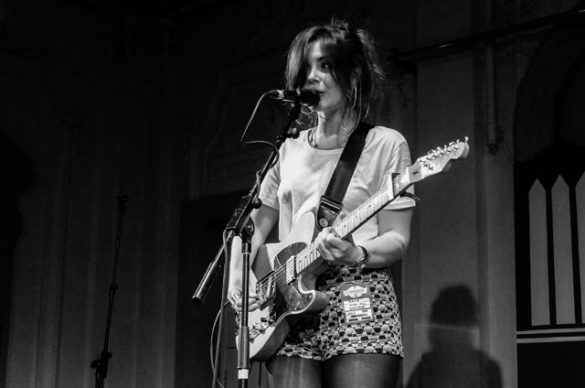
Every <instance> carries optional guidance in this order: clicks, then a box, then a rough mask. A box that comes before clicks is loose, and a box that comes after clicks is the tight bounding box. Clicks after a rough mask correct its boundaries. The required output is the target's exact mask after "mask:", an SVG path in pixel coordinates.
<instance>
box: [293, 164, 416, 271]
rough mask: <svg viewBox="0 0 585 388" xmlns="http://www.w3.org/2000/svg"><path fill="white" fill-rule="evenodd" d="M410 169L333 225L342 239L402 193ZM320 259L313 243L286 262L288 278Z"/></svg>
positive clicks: (408, 184) (393, 178)
mask: <svg viewBox="0 0 585 388" xmlns="http://www.w3.org/2000/svg"><path fill="white" fill-rule="evenodd" d="M408 171H409V170H407V171H405V172H404V173H403V174H398V175H396V176H395V177H392V178H391V179H388V183H387V184H388V187H387V188H383V189H381V190H379V191H378V192H377V193H375V194H374V195H373V196H371V197H370V198H368V200H367V201H365V202H364V203H362V204H361V205H360V206H358V207H357V208H355V209H354V210H353V211H352V212H351V213H349V214H348V215H347V216H346V217H345V218H344V219H343V220H339V221H338V222H336V223H335V224H334V225H333V230H334V231H335V233H337V235H338V236H340V237H341V238H342V239H345V238H347V237H348V236H349V235H350V234H352V233H353V232H354V231H356V230H357V229H358V228H359V227H360V226H361V225H362V224H363V223H364V222H366V221H367V220H369V219H370V218H371V217H373V216H374V215H375V214H376V213H378V212H379V211H380V210H382V209H383V208H384V207H385V206H386V205H387V204H389V203H390V202H392V201H393V200H394V199H395V198H396V197H397V196H399V195H400V194H402V193H403V192H404V191H405V190H406V188H407V187H408V186H410V183H408V177H407V176H405V175H406V174H407V173H408ZM318 259H319V253H318V252H317V249H316V247H315V246H314V245H313V244H312V243H311V244H309V245H308V246H307V247H306V248H305V249H304V250H302V251H301V252H299V253H298V254H297V255H296V256H293V257H291V258H290V259H289V260H287V263H286V268H287V270H286V272H287V279H292V278H294V277H296V274H299V273H301V272H302V271H304V270H305V269H306V268H307V267H309V266H310V265H311V264H313V263H314V262H315V261H316V260H318Z"/></svg>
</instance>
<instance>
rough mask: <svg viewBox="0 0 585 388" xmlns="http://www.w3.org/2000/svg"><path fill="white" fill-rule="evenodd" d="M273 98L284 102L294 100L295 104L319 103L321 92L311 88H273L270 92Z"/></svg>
mask: <svg viewBox="0 0 585 388" xmlns="http://www.w3.org/2000/svg"><path fill="white" fill-rule="evenodd" d="M268 95H269V96H270V97H271V98H274V99H275V100H280V101H284V102H292V103H295V104H302V105H308V106H311V105H317V104H318V103H319V100H320V99H321V98H320V97H319V93H317V92H316V91H314V90H309V89H302V90H280V89H275V90H271V91H270V92H269V94H268Z"/></svg>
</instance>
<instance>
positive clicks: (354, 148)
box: [317, 122, 372, 230]
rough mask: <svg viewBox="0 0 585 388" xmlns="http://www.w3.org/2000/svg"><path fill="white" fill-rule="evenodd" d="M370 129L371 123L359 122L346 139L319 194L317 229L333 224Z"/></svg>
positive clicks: (341, 206)
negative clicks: (329, 176) (327, 184)
mask: <svg viewBox="0 0 585 388" xmlns="http://www.w3.org/2000/svg"><path fill="white" fill-rule="evenodd" d="M370 129H372V126H371V125H369V124H366V123H363V122H360V123H359V124H358V126H357V128H356V129H355V131H353V133H352V134H351V135H350V136H349V139H347V144H346V145H345V148H344V149H343V152H342V153H341V157H340V158H339V161H338V162H337V166H336V167H335V171H333V175H332V176H331V180H330V181H329V186H327V190H325V194H323V195H322V196H321V202H320V203H319V209H318V210H317V228H318V230H321V229H323V228H325V227H328V226H331V225H333V221H334V220H335V218H337V216H338V215H339V213H340V212H341V209H342V208H343V198H344V197H345V192H346V191H347V186H349V182H350V181H351V177H352V176H353V172H354V170H355V166H356V165H357V163H358V160H359V159H360V155H361V154H362V151H363V149H364V145H365V144H366V136H367V135H368V132H369V131H370Z"/></svg>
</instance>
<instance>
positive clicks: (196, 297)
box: [191, 101, 301, 388]
mask: <svg viewBox="0 0 585 388" xmlns="http://www.w3.org/2000/svg"><path fill="white" fill-rule="evenodd" d="M300 111H301V105H300V102H298V101H295V103H294V106H293V107H292V108H291V110H290V111H289V114H288V118H287V122H286V125H284V126H283V128H282V130H281V132H280V134H279V135H278V136H277V138H276V142H275V144H276V147H275V149H273V150H272V152H271V153H270V155H269V157H268V160H267V161H266V163H265V164H264V167H263V168H262V170H260V171H259V172H258V173H257V178H256V182H255V184H254V186H253V187H252V188H251V190H250V192H249V193H248V195H245V196H243V197H242V198H241V199H240V202H239V204H238V206H237V207H236V209H235V210H234V212H233V214H232V217H231V218H230V221H229V222H228V224H227V226H226V228H225V231H226V232H227V233H228V238H227V239H226V240H227V241H228V244H230V242H231V240H232V239H233V237H235V236H239V237H240V238H241V240H242V294H243V295H242V301H243V303H242V311H241V312H240V313H239V314H238V326H239V329H238V333H239V346H238V357H237V360H238V364H237V369H238V386H239V387H241V388H246V387H247V386H248V376H249V370H250V349H249V329H248V311H249V310H248V296H249V273H250V251H251V242H250V241H251V238H252V235H253V234H254V224H253V222H252V220H251V219H250V213H251V211H252V209H254V208H259V207H260V206H261V201H260V199H259V198H258V193H259V192H260V185H261V184H262V181H263V180H264V177H265V176H266V174H267V173H268V170H270V168H271V167H272V166H273V165H274V162H275V160H276V159H277V157H278V150H279V149H280V146H281V145H282V143H283V142H284V141H285V140H286V139H287V138H289V137H292V138H296V137H298V136H299V131H298V129H296V128H291V125H292V123H293V122H294V121H295V120H296V119H297V118H298V116H299V114H300ZM229 260H230V257H229V254H228V252H227V251H226V246H225V244H224V245H222V247H221V248H220V249H219V251H218V252H217V254H216V255H215V258H214V259H213V261H212V262H211V263H210V264H209V266H208V267H207V270H206V272H205V274H204V275H203V278H202V279H201V281H200V283H199V285H198V287H197V289H196V291H195V293H194V294H193V296H192V298H191V299H192V300H193V301H194V302H196V303H201V302H203V301H204V300H205V297H206V295H207V292H208V291H209V287H210V285H211V284H212V282H213V280H214V279H215V277H216V276H217V273H218V270H219V268H220V267H221V265H222V264H225V265H224V274H223V287H222V296H221V303H220V306H221V307H220V318H219V325H218V335H217V339H216V352H215V361H214V365H215V370H214V374H213V388H215V387H216V384H217V382H218V372H219V368H218V362H219V349H220V345H221V337H222V329H223V305H224V302H225V300H226V299H227V298H226V295H227V287H228V284H227V283H228V278H229Z"/></svg>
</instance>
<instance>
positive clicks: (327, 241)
mask: <svg viewBox="0 0 585 388" xmlns="http://www.w3.org/2000/svg"><path fill="white" fill-rule="evenodd" d="M315 246H316V247H317V250H318V251H319V254H320V255H321V257H322V258H323V259H324V260H325V261H326V262H328V263H329V264H331V265H348V266H353V265H355V264H356V263H357V261H358V260H359V259H360V257H361V256H362V251H361V249H360V248H358V247H356V246H355V245H354V243H353V241H352V240H349V241H348V240H343V239H341V238H340V236H339V235H337V233H335V230H334V229H333V228H331V227H328V228H324V229H323V230H322V231H321V232H320V233H319V235H318V236H317V238H316V239H315Z"/></svg>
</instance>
